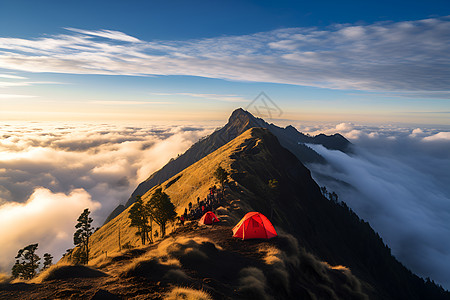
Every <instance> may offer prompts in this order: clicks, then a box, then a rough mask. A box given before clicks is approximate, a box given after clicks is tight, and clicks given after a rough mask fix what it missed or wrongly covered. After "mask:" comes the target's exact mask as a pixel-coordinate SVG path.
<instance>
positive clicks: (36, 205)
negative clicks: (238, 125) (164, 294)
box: [0, 122, 213, 272]
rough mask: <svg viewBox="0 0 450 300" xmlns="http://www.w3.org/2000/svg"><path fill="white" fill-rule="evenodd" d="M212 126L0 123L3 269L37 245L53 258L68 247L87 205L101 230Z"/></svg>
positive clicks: (0, 258)
mask: <svg viewBox="0 0 450 300" xmlns="http://www.w3.org/2000/svg"><path fill="white" fill-rule="evenodd" d="M211 130H213V128H212V127H203V126H194V127H189V126H165V125H158V126H157V125H142V126H136V124H133V125H127V124H122V125H113V124H82V123H76V122H74V123H59V124H50V123H33V122H30V123H0V242H1V245H2V246H1V247H0V272H9V271H10V268H11V265H12V263H13V262H14V256H15V255H16V254H17V250H18V249H20V248H23V247H24V246H26V245H28V244H30V243H39V253H40V254H41V255H42V254H43V253H44V252H50V253H51V254H52V255H53V256H54V257H55V258H57V259H59V257H60V256H61V255H62V254H63V253H64V252H65V250H66V249H68V248H71V247H73V240H72V238H73V233H74V230H75V228H74V226H75V223H76V219H77V218H78V216H79V215H80V214H81V212H82V211H83V209H84V208H86V207H89V208H90V209H91V211H92V214H91V215H92V217H93V218H94V223H95V224H94V225H95V226H99V225H101V223H103V221H104V220H105V219H106V217H107V215H108V214H109V213H110V212H111V211H112V210H113V209H114V208H115V207H116V206H117V205H118V204H119V203H125V202H126V200H128V197H129V196H130V195H131V193H132V192H133V190H134V189H135V188H136V186H137V185H138V184H139V183H140V182H141V181H143V180H144V179H146V178H147V177H148V176H149V175H150V174H151V173H153V172H154V171H156V170H157V169H159V168H161V167H162V166H163V165H164V164H165V163H167V162H168V161H169V159H171V158H172V157H175V156H176V155H177V154H180V153H182V152H184V151H185V150H186V149H187V148H188V147H189V146H190V145H191V144H192V143H193V142H196V141H197V140H198V139H199V138H200V137H202V136H204V135H206V134H208V133H209V132H210V131H211Z"/></svg>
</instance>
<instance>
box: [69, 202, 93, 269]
mask: <svg viewBox="0 0 450 300" xmlns="http://www.w3.org/2000/svg"><path fill="white" fill-rule="evenodd" d="M89 214H90V211H89V209H88V208H86V209H85V210H84V211H83V212H82V213H81V215H80V216H79V217H78V220H77V221H78V223H77V225H75V228H77V229H78V230H77V231H76V232H75V233H74V235H73V243H74V244H75V246H79V250H78V252H77V255H76V256H75V259H76V263H81V264H87V263H88V262H89V237H90V236H91V235H92V234H93V233H94V228H91V223H92V221H93V220H92V218H90V217H89ZM74 254H75V253H74Z"/></svg>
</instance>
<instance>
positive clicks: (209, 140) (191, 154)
mask: <svg viewBox="0 0 450 300" xmlns="http://www.w3.org/2000/svg"><path fill="white" fill-rule="evenodd" d="M255 127H262V128H267V129H269V131H270V132H272V133H273V134H274V135H275V136H277V137H278V139H279V141H280V143H281V145H283V147H285V148H287V149H289V150H290V151H291V152H292V153H294V154H295V155H296V156H297V158H298V159H299V160H300V161H302V162H303V163H307V162H317V163H325V159H324V158H323V157H322V156H320V155H319V154H318V153H317V152H315V151H314V150H312V149H311V148H309V147H307V146H305V145H304V144H303V143H312V144H322V145H324V146H325V147H327V148H329V149H336V150H341V151H349V145H350V142H349V141H348V140H346V139H345V138H344V137H343V136H341V135H339V134H335V135H333V136H327V135H323V134H321V135H318V136H316V137H311V136H307V135H304V134H303V133H301V132H298V131H297V129H295V128H294V127H292V126H287V127H286V128H281V127H278V126H276V125H274V124H269V123H267V122H265V121H264V120H263V119H260V118H255V117H254V116H253V115H252V114H251V113H249V112H247V111H245V110H243V109H242V108H239V109H236V110H235V111H234V112H233V113H232V114H231V116H230V118H229V119H228V123H227V124H226V125H225V126H224V127H222V128H221V129H219V130H217V131H215V132H214V133H212V134H211V135H209V136H207V137H205V138H203V139H201V140H200V141H198V142H197V143H195V144H194V145H192V146H191V147H190V148H189V149H188V150H187V151H186V152H185V153H184V154H182V155H180V156H178V157H177V158H176V159H174V160H171V161H170V162H169V163H167V164H166V165H165V166H164V167H162V168H161V169H160V170H158V171H156V172H155V173H153V174H152V175H151V176H150V177H149V178H148V179H147V180H145V181H143V182H142V183H140V184H139V185H138V187H137V188H136V190H135V191H134V192H133V193H132V194H131V196H130V198H129V199H128V201H127V203H126V204H125V206H118V207H117V208H116V209H115V210H114V211H113V212H112V213H111V214H110V215H109V216H108V218H107V219H106V221H105V224H106V223H107V222H109V221H110V220H112V219H113V218H115V217H116V216H117V215H118V214H119V213H121V212H122V211H123V210H124V209H125V208H127V207H129V206H130V205H131V204H133V203H134V202H135V200H136V196H138V195H143V194H145V193H146V192H147V191H148V190H150V189H151V188H152V187H154V186H156V185H157V184H160V183H162V182H164V181H166V180H167V179H169V178H170V177H172V176H173V175H175V174H177V173H179V172H181V171H182V170H184V169H185V168H186V167H188V166H190V165H192V164H193V163H195V162H197V161H199V160H200V159H202V158H203V157H205V156H207V155H208V154H210V153H212V152H213V151H215V150H217V149H218V148H220V147H222V146H223V145H225V144H226V143H228V142H229V141H231V140H232V139H234V138H235V137H237V136H239V135H240V134H242V133H243V132H245V131H246V130H247V129H250V128H255Z"/></svg>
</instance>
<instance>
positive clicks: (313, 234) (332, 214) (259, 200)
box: [91, 128, 450, 299]
mask: <svg viewBox="0 0 450 300" xmlns="http://www.w3.org/2000/svg"><path fill="white" fill-rule="evenodd" d="M218 165H220V166H222V167H223V168H224V169H226V170H227V171H228V172H229V173H230V176H229V179H230V180H229V183H228V187H227V189H226V202H227V203H225V204H224V205H223V207H221V208H218V209H217V210H216V213H217V214H218V216H219V218H220V219H221V221H222V222H221V224H222V225H221V226H226V228H223V230H222V231H221V233H220V237H223V238H224V239H225V240H224V243H225V245H228V246H227V248H226V250H227V251H230V252H231V253H234V252H235V251H236V249H234V248H233V247H245V245H257V244H258V243H261V242H259V241H255V242H250V243H248V244H246V242H242V243H241V242H238V241H236V240H235V239H232V238H231V228H232V225H233V224H236V223H237V222H238V221H239V219H240V218H241V217H242V216H243V215H244V214H245V213H246V212H248V211H260V212H262V213H263V214H265V215H266V216H268V217H270V219H271V221H272V223H273V224H274V225H275V226H276V228H277V230H278V231H279V232H282V231H283V230H284V231H286V232H287V233H288V234H291V235H292V236H293V237H295V239H296V240H298V243H299V244H300V246H301V248H303V249H305V251H306V252H305V253H312V255H315V256H316V257H318V259H319V260H320V261H326V262H327V263H326V264H325V265H324V266H326V265H331V266H333V265H334V266H336V270H341V271H340V272H343V273H338V274H341V275H342V274H344V273H345V272H347V271H345V270H348V271H349V272H350V271H351V273H352V274H354V276H356V278H358V282H360V283H359V284H358V286H360V287H359V288H357V290H354V291H352V292H350V291H351V290H347V292H346V294H345V295H346V296H341V297H342V298H343V299H367V297H366V298H364V294H366V295H368V296H369V298H370V299H450V296H449V294H448V292H445V291H443V290H442V289H439V288H438V287H436V285H434V284H432V283H428V282H425V281H424V280H423V279H421V278H419V277H417V276H416V275H414V274H413V273H412V272H410V271H409V270H408V269H406V268H405V267H404V266H403V265H402V264H401V263H399V262H398V261H397V260H396V259H395V257H393V256H392V255H391V253H390V249H389V248H388V247H387V246H386V245H385V244H384V243H383V241H382V239H381V238H380V237H379V235H377V234H376V233H375V232H374V231H373V229H372V228H371V227H370V225H369V224H368V223H367V222H365V221H363V220H361V219H360V218H359V217H358V216H357V215H356V214H354V213H353V212H352V211H351V210H350V209H349V208H348V207H347V206H346V205H345V204H344V203H335V202H333V201H330V200H328V199H326V198H325V197H324V196H323V195H322V194H321V192H320V188H319V186H318V185H317V184H316V183H315V182H314V180H313V179H312V177H311V173H310V171H309V170H308V169H307V168H306V167H305V166H304V165H303V164H302V163H301V162H300V161H299V160H298V159H297V157H296V156H295V155H294V154H293V153H291V152H290V151H289V150H287V149H286V148H284V147H282V146H281V144H280V143H279V141H278V138H277V137H276V136H274V135H273V134H272V133H271V132H270V131H269V130H267V129H263V128H250V129H249V130H247V131H246V132H244V133H243V134H241V135H240V136H238V137H236V138H235V139H233V140H232V141H230V142H229V143H227V144H225V145H224V146H222V147H220V148H219V149H218V150H216V151H214V152H212V153H210V154H209V155H207V156H206V157H204V158H203V159H201V160H199V161H198V162H196V163H194V164H192V165H191V166H189V167H188V168H186V169H185V170H183V171H182V172H180V173H177V174H175V175H174V176H173V177H171V178H169V179H168V180H166V181H165V182H163V183H161V184H159V185H157V186H155V187H153V188H152V189H151V190H150V191H148V192H147V193H145V194H144V195H143V196H142V198H143V199H144V201H148V199H149V197H151V195H152V193H153V192H154V190H155V189H157V188H159V187H161V188H163V190H164V191H165V192H166V193H167V194H168V195H169V196H170V197H171V199H172V202H173V203H174V204H175V205H176V207H177V213H178V214H182V212H183V211H184V208H186V207H187V206H188V202H194V203H195V199H196V198H197V197H200V198H203V197H204V196H205V195H206V194H207V193H208V189H209V187H210V186H212V185H214V184H217V182H216V180H215V178H214V176H213V173H214V170H215V168H217V166H218ZM269 179H276V180H277V181H278V182H279V194H278V195H274V194H273V192H271V190H270V189H269V188H268V185H267V183H268V181H269ZM128 210H129V208H127V209H126V210H125V211H124V212H122V213H121V214H120V215H119V216H118V217H117V218H115V219H113V220H112V221H111V222H109V223H107V224H106V225H105V226H103V227H101V228H100V229H99V230H98V231H97V232H95V233H94V235H93V236H92V237H91V241H92V248H91V251H92V256H93V257H95V258H98V257H101V256H102V255H103V253H104V252H105V251H108V253H111V252H114V251H117V250H118V245H117V236H118V235H117V234H118V233H120V232H121V234H119V236H121V238H122V243H130V244H132V245H138V244H139V242H138V241H139V238H138V237H136V236H135V235H134V231H133V230H131V229H130V228H129V219H128V213H127V211H128ZM272 211H273V214H272ZM271 215H272V216H271ZM193 222H194V223H195V222H196V221H193ZM281 229H282V230H281ZM189 230H191V231H189V234H194V235H195V236H197V235H199V234H200V236H201V237H203V238H211V239H212V240H211V242H214V237H217V236H214V235H209V234H212V231H208V230H203V229H201V227H195V226H194V227H192V228H191V229H189ZM280 230H281V231H280ZM164 241H167V242H168V243H171V241H173V242H174V243H175V244H176V243H177V242H176V241H177V240H174V239H172V238H171V237H168V238H167V239H166V240H164ZM279 243H281V244H283V243H285V241H283V239H281V240H280V242H276V241H274V242H271V241H268V242H267V243H266V242H264V243H262V244H265V245H267V246H268V247H269V248H270V247H272V246H274V247H278V246H280V245H278V244H279ZM262 244H261V245H262ZM277 245H278V246H277ZM219 246H220V245H219ZM222 246H224V245H222ZM222 246H221V247H222ZM269 248H268V249H269ZM167 249H169V248H167ZM252 249H253V248H252ZM255 251H257V250H256V249H255ZM273 251H276V250H273ZM283 251H284V250H283ZM286 251H287V250H286ZM230 255H231V254H230ZM233 255H234V254H233ZM248 255H250V256H254V258H256V259H264V258H262V257H259V256H258V255H256V253H248ZM283 255H284V254H283ZM296 255H297V254H296ZM305 255H306V256H300V257H299V258H296V259H300V261H303V262H304V260H308V258H307V257H308V255H309V254H305ZM294 258H295V257H293V258H292V259H294ZM292 259H290V260H292ZM314 261H315V260H314ZM245 262H246V260H242V261H241V263H237V262H235V263H234V264H235V265H236V264H238V266H239V268H245V267H248V266H246V265H245ZM210 263H214V262H213V261H211V262H210ZM181 264H182V267H183V268H185V267H186V266H185V265H184V264H183V261H181ZM285 264H287V262H285ZM287 265H288V266H289V267H286V268H285V269H283V272H287V273H283V274H288V275H289V278H290V280H289V282H291V285H290V287H289V288H288V289H287V290H286V289H285V293H286V294H283V295H284V296H283V298H287V299H295V298H296V295H303V297H304V298H305V299H309V298H311V299H313V296H311V294H308V293H312V295H322V296H320V297H319V298H320V299H328V298H333V297H334V296H332V295H333V293H335V292H334V290H335V289H336V288H337V287H336V286H335V284H337V283H336V282H334V281H333V282H334V283H333V287H331V286H329V288H330V289H331V290H330V291H329V293H330V294H328V296H324V295H323V294H320V293H322V292H323V291H322V290H321V291H316V290H315V289H316V288H318V287H319V286H321V285H325V286H328V285H330V284H332V282H331V281H327V280H330V279H326V277H325V278H322V277H321V276H320V275H319V273H320V272H322V271H319V273H315V272H317V271H313V272H312V273H311V270H310V271H308V269H301V271H300V270H299V269H296V268H295V266H293V265H290V264H287ZM235 267H236V266H234V267H233V268H235ZM310 267H311V266H310ZM310 267H308V268H310ZM221 268H224V270H225V269H226V268H227V266H221ZM258 268H260V267H258ZM330 268H331V269H333V268H332V267H330ZM326 270H329V269H326ZM141 271H142V270H141ZM224 272H225V271H224ZM233 272H234V271H233ZM299 272H300V273H299ZM323 272H329V271H323ZM330 272H331V271H330ZM135 274H139V273H135ZM277 274H278V275H276V277H275V278H274V280H277V279H278V280H279V279H280V278H281V277H277V276H281V275H280V273H277ZM305 274H308V275H307V277H308V278H314V279H313V281H311V282H307V281H303V280H306V279H305V278H302V276H305ZM341 275H340V276H341ZM161 276H162V275H161ZM202 276H203V275H202ZM204 276H211V275H204ZM267 276H269V273H268V275H267ZM283 276H284V275H283ZM286 276H287V275H286ZM317 276H318V277H317ZM295 278H298V279H299V280H300V278H302V279H301V284H300V283H299V284H300V285H296V284H295V280H294V279H295ZM152 280H157V279H152ZM228 280H230V279H228ZM293 280H294V281H293ZM322 280H324V281H322ZM346 280H347V279H346ZM223 284H225V285H231V287H229V288H228V289H226V288H224V289H221V290H220V292H218V293H219V294H218V295H219V296H218V297H219V298H227V297H230V296H231V295H232V294H231V295H230V294H229V293H230V292H231V293H232V291H233V290H232V288H233V286H234V285H235V284H238V283H236V282H235V281H232V280H230V282H228V283H226V282H222V281H220V280H219V282H217V281H212V282H210V283H209V284H208V283H202V287H205V286H206V287H207V288H212V289H213V290H216V291H217V289H219V288H220V287H221V286H222V285H223ZM302 284H303V286H302ZM305 284H306V286H305ZM342 284H343V283H342V282H341V283H339V284H338V286H339V287H342ZM269 285H270V284H269ZM352 286H353V288H355V287H356V286H355V285H352ZM155 288H156V287H155ZM230 288H231V291H230V290H229V289H230ZM272 288H275V287H272ZM353 288H352V289H353ZM316 292H317V293H319V294H315V293H316ZM221 293H224V294H221ZM355 293H356V294H355ZM361 293H362V294H361ZM220 295H222V296H220ZM308 295H309V296H308ZM308 297H309V298H308ZM335 298H339V297H337V296H336V297H335Z"/></svg>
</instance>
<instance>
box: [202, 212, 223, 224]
mask: <svg viewBox="0 0 450 300" xmlns="http://www.w3.org/2000/svg"><path fill="white" fill-rule="evenodd" d="M216 222H219V219H218V218H217V217H216V215H215V214H214V213H213V212H212V211H208V212H207V213H206V214H204V215H203V217H202V218H201V219H200V221H198V223H199V224H200V225H211V224H212V223H216Z"/></svg>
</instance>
